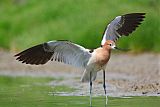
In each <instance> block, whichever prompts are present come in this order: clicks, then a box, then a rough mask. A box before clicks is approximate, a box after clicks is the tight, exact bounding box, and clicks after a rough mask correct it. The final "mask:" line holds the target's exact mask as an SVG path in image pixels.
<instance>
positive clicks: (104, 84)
mask: <svg viewBox="0 0 160 107" xmlns="http://www.w3.org/2000/svg"><path fill="white" fill-rule="evenodd" d="M103 88H104V93H105V97H106V105H107V102H108V97H107V92H106V83H105V70H103Z"/></svg>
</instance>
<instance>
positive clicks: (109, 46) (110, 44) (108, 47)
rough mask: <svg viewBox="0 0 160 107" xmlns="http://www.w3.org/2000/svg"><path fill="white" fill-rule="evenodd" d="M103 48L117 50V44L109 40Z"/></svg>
mask: <svg viewBox="0 0 160 107" xmlns="http://www.w3.org/2000/svg"><path fill="white" fill-rule="evenodd" d="M102 47H103V48H107V49H110V50H111V49H116V44H115V42H114V41H112V40H107V41H106V42H105V44H104V45H103V46H102Z"/></svg>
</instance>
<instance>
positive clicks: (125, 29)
mask: <svg viewBox="0 0 160 107" xmlns="http://www.w3.org/2000/svg"><path fill="white" fill-rule="evenodd" d="M144 18H145V13H130V14H125V15H122V16H117V17H116V18H115V19H114V20H112V21H111V23H110V24H108V26H107V27H106V29H105V32H104V34H103V39H102V41H101V45H104V43H105V42H106V40H112V41H116V40H118V38H119V37H121V36H123V35H125V36H128V35H129V34H131V33H132V32H133V31H134V30H136V28H137V27H138V26H139V25H140V24H141V22H142V21H143V20H144Z"/></svg>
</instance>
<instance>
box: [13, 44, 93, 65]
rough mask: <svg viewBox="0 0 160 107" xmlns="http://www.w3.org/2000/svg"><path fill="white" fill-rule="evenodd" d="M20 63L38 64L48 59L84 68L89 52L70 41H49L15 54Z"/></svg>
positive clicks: (89, 55)
mask: <svg viewBox="0 0 160 107" xmlns="http://www.w3.org/2000/svg"><path fill="white" fill-rule="evenodd" d="M15 57H17V59H16V60H18V61H21V62H22V63H26V64H32V65H39V64H45V63H47V62H48V61H49V60H52V61H58V62H62V63H65V64H70V65H73V66H76V67H82V68H84V67H85V66H86V65H87V63H88V61H89V58H90V57H91V53H90V52H89V50H88V49H85V48H84V47H82V46H80V45H77V44H74V43H72V42H70V41H50V42H47V43H43V44H40V45H36V46H33V47H31V48H29V49H26V50H24V51H22V52H20V53H18V54H16V55H15Z"/></svg>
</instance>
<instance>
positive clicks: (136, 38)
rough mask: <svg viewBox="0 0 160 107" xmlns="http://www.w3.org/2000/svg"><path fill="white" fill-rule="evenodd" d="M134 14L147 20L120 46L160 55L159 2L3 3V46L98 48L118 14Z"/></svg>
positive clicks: (0, 3)
mask: <svg viewBox="0 0 160 107" xmlns="http://www.w3.org/2000/svg"><path fill="white" fill-rule="evenodd" d="M16 1H17V2H16ZM18 1H21V2H18ZM131 12H145V13H147V14H146V19H145V21H144V22H143V24H142V25H141V26H140V27H139V28H138V29H137V30H136V31H135V32H134V33H133V34H131V35H132V36H130V37H128V38H126V37H124V38H122V39H120V40H119V41H118V45H119V46H120V47H123V48H131V49H132V50H133V51H134V52H144V51H152V52H160V47H159V45H160V42H159V41H160V35H159V34H160V20H159V16H160V1H159V0H134V1H133V0H123V1H122V0H76V1H75V0H54V1H51V0H1V1H0V14H1V15H0V47H1V48H4V49H8V50H21V49H25V48H28V47H30V46H33V45H36V44H38V43H43V42H46V41H49V40H56V39H67V40H70V41H73V42H75V43H78V44H80V45H83V46H85V47H87V48H96V47H99V46H100V42H101V38H102V37H101V36H102V34H103V30H104V28H105V26H106V24H108V23H109V22H110V21H111V20H112V19H113V18H114V17H115V16H117V15H121V14H125V13H131Z"/></svg>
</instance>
